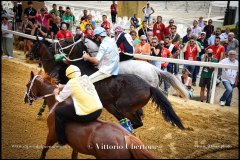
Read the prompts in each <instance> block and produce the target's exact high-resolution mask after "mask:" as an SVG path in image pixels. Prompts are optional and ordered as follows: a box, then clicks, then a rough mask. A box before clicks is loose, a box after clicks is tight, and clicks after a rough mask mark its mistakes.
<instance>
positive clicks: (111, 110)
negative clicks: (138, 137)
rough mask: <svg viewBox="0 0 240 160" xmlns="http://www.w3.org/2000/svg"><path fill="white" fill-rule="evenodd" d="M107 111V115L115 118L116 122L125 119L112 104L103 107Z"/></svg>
mask: <svg viewBox="0 0 240 160" xmlns="http://www.w3.org/2000/svg"><path fill="white" fill-rule="evenodd" d="M105 108H106V109H107V111H108V112H109V113H111V114H112V115H114V117H115V118H117V120H119V121H120V120H121V119H123V118H125V117H124V116H123V114H122V113H121V111H120V109H118V108H117V107H116V106H115V105H114V104H110V105H108V106H106V107H105Z"/></svg>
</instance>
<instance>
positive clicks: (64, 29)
mask: <svg viewBox="0 0 240 160" xmlns="http://www.w3.org/2000/svg"><path fill="white" fill-rule="evenodd" d="M71 37H73V35H72V33H71V32H70V31H69V30H68V29H67V25H66V23H62V25H61V30H60V31H58V32H57V35H56V39H58V40H64V39H66V38H71Z"/></svg>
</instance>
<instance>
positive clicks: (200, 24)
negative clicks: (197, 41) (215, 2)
mask: <svg viewBox="0 0 240 160" xmlns="http://www.w3.org/2000/svg"><path fill="white" fill-rule="evenodd" d="M198 27H200V28H201V29H202V30H203V28H204V27H205V25H204V21H203V17H202V16H201V17H199V19H198Z"/></svg>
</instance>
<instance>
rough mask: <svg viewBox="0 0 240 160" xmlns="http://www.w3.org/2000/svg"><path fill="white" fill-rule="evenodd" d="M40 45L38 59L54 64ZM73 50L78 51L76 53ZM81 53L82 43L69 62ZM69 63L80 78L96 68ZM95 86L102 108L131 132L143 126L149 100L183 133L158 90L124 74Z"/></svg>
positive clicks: (166, 101) (83, 64)
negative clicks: (130, 127)
mask: <svg viewBox="0 0 240 160" xmlns="http://www.w3.org/2000/svg"><path fill="white" fill-rule="evenodd" d="M42 41H44V39H43V40H41V41H39V44H40V51H39V52H38V54H39V56H40V57H44V58H46V59H48V60H49V61H48V62H49V63H54V58H53V55H52V54H51V53H50V51H49V50H48V48H47V47H46V45H45V44H44V43H43V42H42ZM74 50H78V52H76V51H74ZM84 51H86V47H84V45H83V42H82V41H81V42H80V43H78V44H77V46H75V47H74V49H73V52H72V54H71V55H70V56H69V58H71V59H72V58H73V57H78V58H81V57H82V55H83V52H84ZM51 59H52V60H51ZM71 63H72V64H74V65H76V66H78V67H79V68H80V70H81V72H82V74H83V75H84V74H86V75H91V74H92V73H94V72H96V71H97V68H95V67H94V66H93V65H92V63H90V62H88V61H84V60H80V61H75V62H71ZM43 65H44V64H43ZM48 69H49V68H48ZM64 73H65V72H64ZM94 85H95V88H96V90H97V92H98V95H99V97H100V100H101V102H102V104H103V106H104V108H106V109H107V111H108V112H110V113H111V114H113V115H114V116H115V117H116V118H117V119H118V120H121V119H123V118H128V119H129V120H130V121H131V122H132V124H133V128H134V129H136V128H138V127H141V126H142V125H143V123H142V120H141V118H142V117H141V116H142V108H143V107H144V106H145V105H146V104H147V103H148V101H149V100H150V99H152V101H153V102H154V103H155V104H156V106H157V108H158V109H159V110H160V112H161V113H162V115H163V117H164V119H165V120H166V121H167V122H171V123H172V124H173V125H177V126H178V127H179V128H181V129H184V126H183V125H182V122H181V120H180V118H179V117H178V116H177V115H176V113H175V112H174V110H173V108H172V105H171V103H170V102H169V101H168V99H167V98H166V97H165V95H164V94H163V93H162V92H161V91H160V90H159V89H157V88H155V87H152V86H151V85H150V84H148V83H147V82H146V81H144V80H143V79H142V78H140V77H138V76H136V75H132V74H123V75H118V76H112V77H109V78H107V79H104V80H102V81H99V82H96V83H94Z"/></svg>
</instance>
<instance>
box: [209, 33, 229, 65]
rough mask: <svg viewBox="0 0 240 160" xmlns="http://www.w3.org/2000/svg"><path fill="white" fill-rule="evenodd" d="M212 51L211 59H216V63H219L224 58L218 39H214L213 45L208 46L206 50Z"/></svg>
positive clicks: (222, 48)
mask: <svg viewBox="0 0 240 160" xmlns="http://www.w3.org/2000/svg"><path fill="white" fill-rule="evenodd" d="M209 48H210V49H212V50H213V57H214V58H216V59H217V61H218V62H219V61H221V60H222V59H223V58H224V52H225V50H224V47H223V46H222V45H221V44H220V37H216V38H215V44H214V45H210V46H208V47H207V49H209Z"/></svg>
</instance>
